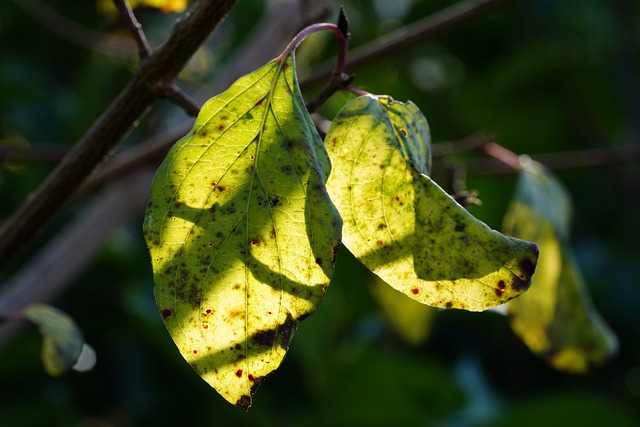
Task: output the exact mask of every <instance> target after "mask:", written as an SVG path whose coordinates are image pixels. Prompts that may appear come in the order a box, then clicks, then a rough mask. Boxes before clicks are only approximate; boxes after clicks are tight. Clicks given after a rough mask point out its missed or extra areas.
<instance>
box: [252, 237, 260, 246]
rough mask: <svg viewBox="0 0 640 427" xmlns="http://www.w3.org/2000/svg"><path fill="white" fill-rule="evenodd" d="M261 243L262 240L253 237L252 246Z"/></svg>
mask: <svg viewBox="0 0 640 427" xmlns="http://www.w3.org/2000/svg"><path fill="white" fill-rule="evenodd" d="M259 244H260V240H259V239H257V238H256V239H251V245H252V246H258V245H259Z"/></svg>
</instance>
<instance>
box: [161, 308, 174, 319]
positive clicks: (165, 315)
mask: <svg viewBox="0 0 640 427" xmlns="http://www.w3.org/2000/svg"><path fill="white" fill-rule="evenodd" d="M160 313H161V314H162V318H163V319H166V318H168V317H169V316H171V315H172V314H173V310H171V309H170V308H165V309H163V310H162V311H161V312H160Z"/></svg>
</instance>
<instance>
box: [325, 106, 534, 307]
mask: <svg viewBox="0 0 640 427" xmlns="http://www.w3.org/2000/svg"><path fill="white" fill-rule="evenodd" d="M411 105H412V104H403V103H400V102H396V101H393V100H389V98H386V97H383V98H376V97H373V96H362V97H359V98H356V99H355V100H353V101H351V102H350V103H348V104H347V105H346V106H345V107H344V108H343V109H342V110H341V111H340V112H339V113H338V115H337V116H336V118H335V119H334V121H333V123H332V125H331V127H330V129H329V132H328V134H327V137H326V139H325V144H326V146H327V150H328V152H329V155H330V157H331V161H332V164H333V170H332V173H331V176H330V177H329V181H328V182H327V188H328V190H329V194H330V195H331V199H332V200H333V201H334V203H336V206H337V207H338V210H339V212H340V214H341V215H342V218H343V221H344V229H343V242H344V244H345V246H347V248H348V249H349V250H350V251H351V252H352V253H353V254H354V255H355V256H356V257H357V258H358V259H359V260H360V261H361V262H362V263H363V264H364V265H365V266H366V267H367V268H369V269H370V270H371V271H372V272H373V273H375V274H376V275H378V276H379V277H380V278H381V279H382V280H384V281H385V282H387V283H388V284H389V285H391V286H392V287H393V288H395V289H397V290H399V291H400V292H402V293H404V294H405V295H408V296H409V297H411V298H413V299H415V300H417V301H420V302H422V303H425V304H428V305H432V306H435V307H442V308H460V309H465V310H471V311H480V310H485V309H487V308H490V307H494V306H496V305H500V304H502V303H504V302H506V301H508V300H510V299H512V298H515V297H517V296H519V295H520V294H522V293H523V292H525V291H526V290H527V289H528V287H529V283H530V279H531V275H532V274H533V271H534V269H535V264H536V259H537V255H538V250H537V247H536V246H535V245H534V244H532V243H529V242H525V241H522V240H519V239H513V238H510V237H506V236H504V235H502V234H500V233H498V232H497V231H494V230H491V229H490V228H489V227H487V226H486V225H485V224H484V223H482V222H481V221H479V220H477V219H476V218H474V217H473V215H471V214H470V213H469V212H468V211H467V210H465V209H464V208H463V207H462V206H460V205H459V204H457V203H456V202H455V201H454V200H453V199H452V198H451V197H450V196H449V195H448V194H446V193H445V192H444V191H443V190H442V189H441V188H440V187H439V186H438V185H437V184H436V183H435V182H434V181H432V180H431V178H429V177H428V176H427V175H425V174H424V173H421V172H426V171H427V170H428V166H427V165H428V159H427V158H426V156H427V153H428V149H427V148H420V146H421V143H422V144H424V145H427V146H428V140H422V139H426V138H427V135H428V134H429V133H428V129H424V128H423V126H424V124H426V121H424V122H423V120H424V118H422V119H419V120H418V119H417V117H421V116H422V115H421V114H420V112H419V111H418V110H417V109H414V108H413V107H410V106H411ZM401 123H408V124H410V125H407V126H404V125H401ZM405 132H406V135H405ZM425 160H426V165H425Z"/></svg>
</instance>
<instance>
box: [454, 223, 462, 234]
mask: <svg viewBox="0 0 640 427" xmlns="http://www.w3.org/2000/svg"><path fill="white" fill-rule="evenodd" d="M464 228H465V226H464V224H456V227H455V229H454V230H456V231H457V232H459V233H461V232H463V231H464Z"/></svg>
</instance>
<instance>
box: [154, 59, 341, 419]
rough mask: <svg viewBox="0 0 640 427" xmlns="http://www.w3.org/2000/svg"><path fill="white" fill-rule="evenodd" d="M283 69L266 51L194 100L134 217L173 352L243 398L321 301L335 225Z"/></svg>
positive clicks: (305, 123) (312, 139)
mask: <svg viewBox="0 0 640 427" xmlns="http://www.w3.org/2000/svg"><path fill="white" fill-rule="evenodd" d="M294 67H295V66H294V62H293V59H292V57H291V55H287V56H285V57H283V58H279V59H277V60H274V61H272V62H270V63H268V64H267V65H265V66H263V67H262V68H260V69H258V70H257V71H255V72H253V73H251V74H248V75H246V76H244V77H242V78H241V79H239V80H238V81H237V82H236V83H234V84H233V85H232V86H231V87H230V88H229V89H228V90H227V91H226V92H224V93H222V94H220V95H218V96H216V97H214V98H212V99H210V100H209V101H208V102H207V103H206V104H205V105H204V106H203V108H202V111H201V112H200V114H199V116H198V118H197V119H196V123H195V125H194V127H193V129H192V131H191V132H189V134H188V135H186V136H185V137H184V138H183V139H182V140H180V141H179V142H178V143H176V145H175V146H174V147H173V148H172V149H171V151H170V152H169V154H168V155H167V158H166V159H165V161H164V163H163V164H162V165H161V167H160V168H159V169H158V171H157V173H156V176H155V179H154V182H153V186H152V195H151V200H150V203H149V206H148V209H147V213H146V219H145V225H144V228H145V237H146V239H147V243H148V245H149V249H150V252H151V256H152V264H153V271H154V282H155V295H156V303H157V306H158V309H159V311H160V313H161V315H162V318H163V319H164V322H165V325H166V326H167V329H168V330H169V332H170V334H171V336H172V338H173V340H174V342H175V343H176V345H177V346H178V348H179V350H180V353H181V354H182V355H183V357H184V358H185V359H186V360H187V361H188V362H189V363H190V364H191V366H192V367H193V368H194V369H195V370H196V371H197V372H198V374H200V376H201V377H202V378H203V379H204V380H205V381H207V382H208V383H209V384H210V385H211V386H212V387H214V388H215V389H216V390H217V391H218V392H219V393H220V394H221V395H222V396H223V397H224V398H225V399H227V400H228V401H229V402H231V403H234V404H237V405H239V406H241V407H244V408H248V407H249V406H250V405H251V394H252V393H253V392H254V391H255V390H256V388H257V386H258V385H259V383H260V382H261V381H262V379H263V378H264V377H265V376H266V375H268V374H269V373H271V372H272V371H273V370H275V369H276V368H277V367H278V366H279V365H280V362H281V361H282V359H283V358H284V356H285V354H286V352H287V350H288V347H289V342H290V340H291V338H292V335H293V333H294V331H295V329H296V326H297V323H298V321H299V320H302V319H303V318H305V317H306V316H308V315H309V314H311V313H312V312H313V311H314V310H315V309H316V308H317V307H318V305H319V304H320V301H321V299H322V297H323V295H324V293H325V290H326V288H327V286H328V285H329V282H330V280H331V277H332V275H333V272H334V261H335V255H336V251H337V248H338V244H339V238H340V229H341V226H342V224H341V220H340V217H339V216H338V213H337V211H336V210H335V208H334V206H333V204H332V203H331V201H330V199H329V197H328V195H327V192H326V189H325V181H326V178H327V176H328V175H329V171H330V163H329V159H328V157H327V153H326V151H325V148H324V145H323V144H322V140H321V139H320V136H319V135H318V133H317V131H316V128H315V126H314V124H313V122H312V120H311V117H310V116H309V113H308V112H307V110H306V107H305V104H304V100H303V98H302V95H301V94H300V91H299V88H298V81H297V77H296V75H295V68H294Z"/></svg>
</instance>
